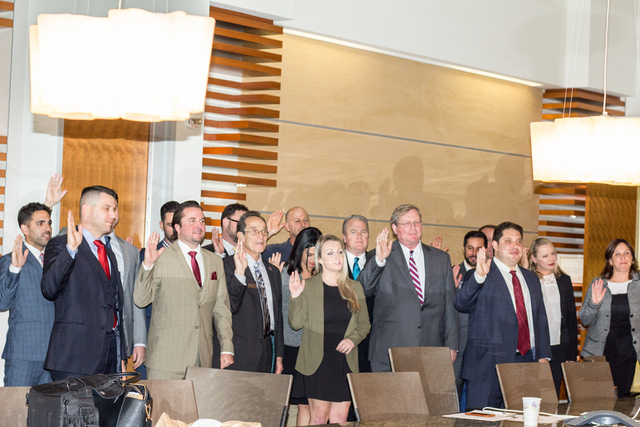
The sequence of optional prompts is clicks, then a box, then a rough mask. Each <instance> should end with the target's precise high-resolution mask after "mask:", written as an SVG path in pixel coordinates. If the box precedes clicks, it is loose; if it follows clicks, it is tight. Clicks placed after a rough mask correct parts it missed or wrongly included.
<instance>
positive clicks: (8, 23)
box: [0, 18, 13, 28]
mask: <svg viewBox="0 0 640 427" xmlns="http://www.w3.org/2000/svg"><path fill="white" fill-rule="evenodd" d="M0 27H5V28H13V20H11V19H6V18H0Z"/></svg>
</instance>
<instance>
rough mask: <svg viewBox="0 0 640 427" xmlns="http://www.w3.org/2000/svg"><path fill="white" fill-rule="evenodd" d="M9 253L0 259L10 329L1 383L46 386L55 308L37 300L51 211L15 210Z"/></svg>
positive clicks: (1, 299)
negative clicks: (13, 237)
mask: <svg viewBox="0 0 640 427" xmlns="http://www.w3.org/2000/svg"><path fill="white" fill-rule="evenodd" d="M18 224H19V225H20V231H22V233H23V234H24V242H23V240H22V236H20V235H18V237H16V240H15V242H14V244H13V251H12V252H11V253H8V254H6V255H4V256H3V257H2V258H0V311H6V310H9V331H8V332H7V341H6V344H5V347H4V351H3V353H2V358H3V359H4V360H5V364H4V385H5V387H7V386H34V385H38V384H44V383H48V382H51V375H50V374H49V371H46V370H45V369H44V359H45V356H46V354H47V346H48V345H49V336H50V335H51V328H52V327H53V319H54V305H53V303H52V302H51V301H47V300H46V299H45V298H44V297H43V296H42V291H41V290H40V280H41V279H42V264H43V261H44V248H45V246H47V243H49V240H51V209H49V207H48V206H46V205H43V204H42V203H29V204H27V205H25V206H23V207H22V208H20V211H19V212H18Z"/></svg>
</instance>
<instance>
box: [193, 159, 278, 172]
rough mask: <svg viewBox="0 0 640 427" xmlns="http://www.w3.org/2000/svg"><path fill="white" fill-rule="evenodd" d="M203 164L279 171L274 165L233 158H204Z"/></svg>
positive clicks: (249, 169)
mask: <svg viewBox="0 0 640 427" xmlns="http://www.w3.org/2000/svg"><path fill="white" fill-rule="evenodd" d="M202 165H203V166H212V167H216V168H226V169H236V170H245V171H255V172H265V173H278V168H277V167H276V166H272V165H264V164H262V163H249V162H236V161H232V160H219V159H209V158H204V159H202Z"/></svg>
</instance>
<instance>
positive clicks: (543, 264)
mask: <svg viewBox="0 0 640 427" xmlns="http://www.w3.org/2000/svg"><path fill="white" fill-rule="evenodd" d="M529 269H530V270H531V271H533V272H534V273H536V275H537V276H538V277H539V278H540V284H541V285H542V296H543V298H544V307H545V310H546V312H547V319H548V320H549V337H550V338H551V363H550V367H551V374H552V375H553V382H554V384H555V386H556V393H557V394H558V395H559V394H560V385H561V384H562V362H567V361H575V360H576V357H577V356H578V319H577V318H576V301H575V298H574V296H573V285H572V284H571V277H569V276H567V275H566V274H565V273H564V271H562V270H561V269H560V266H559V265H558V260H557V256H556V248H555V246H553V243H552V242H551V241H550V240H549V239H545V238H544V237H540V238H538V239H536V240H534V241H533V243H532V244H531V249H530V250H529Z"/></svg>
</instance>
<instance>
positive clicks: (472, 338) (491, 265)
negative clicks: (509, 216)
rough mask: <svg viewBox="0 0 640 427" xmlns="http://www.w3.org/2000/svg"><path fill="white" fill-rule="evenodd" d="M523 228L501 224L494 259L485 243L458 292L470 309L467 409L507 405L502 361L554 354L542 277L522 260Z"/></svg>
mask: <svg viewBox="0 0 640 427" xmlns="http://www.w3.org/2000/svg"><path fill="white" fill-rule="evenodd" d="M522 233H523V230H522V227H521V226H519V225H517V224H514V223H512V222H503V223H502V224H499V225H498V226H497V227H496V229H495V231H494V234H493V241H492V242H491V244H492V246H493V254H494V257H493V260H488V259H487V256H486V255H487V254H486V250H485V249H484V248H480V249H479V250H478V259H477V262H476V268H475V269H474V270H471V271H469V272H468V273H467V275H466V276H465V278H464V281H463V283H462V284H461V287H460V289H459V290H458V292H457V294H456V298H455V307H456V309H457V310H458V311H460V312H463V313H469V336H468V340H467V347H466V349H465V351H464V359H463V361H462V375H461V376H462V378H463V379H464V380H466V381H467V403H466V409H467V410H469V409H472V408H473V409H475V408H482V407H484V406H493V407H501V406H502V404H503V402H502V394H501V392H500V386H499V384H498V376H497V374H496V367H495V366H496V364H499V363H521V362H533V361H539V362H548V359H549V358H551V347H550V346H549V326H548V324H547V314H546V312H545V309H544V302H543V299H542V289H541V287H540V280H538V276H536V275H535V274H534V273H532V272H531V271H529V270H525V269H522V268H520V267H519V266H518V261H520V258H521V257H522Z"/></svg>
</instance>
